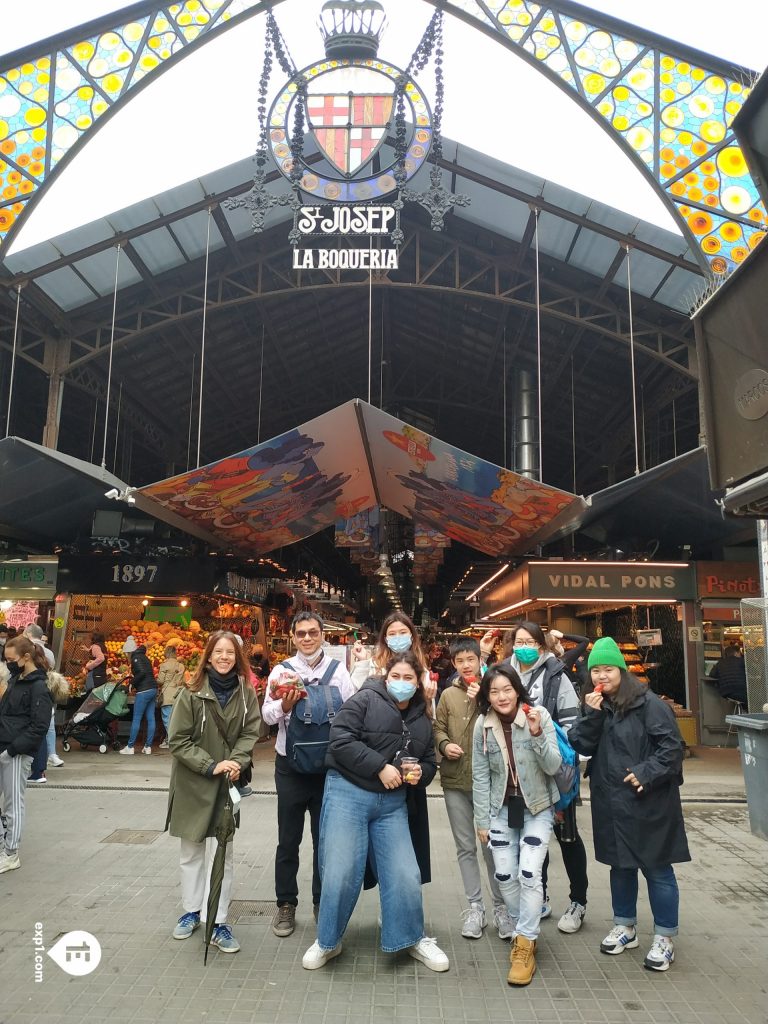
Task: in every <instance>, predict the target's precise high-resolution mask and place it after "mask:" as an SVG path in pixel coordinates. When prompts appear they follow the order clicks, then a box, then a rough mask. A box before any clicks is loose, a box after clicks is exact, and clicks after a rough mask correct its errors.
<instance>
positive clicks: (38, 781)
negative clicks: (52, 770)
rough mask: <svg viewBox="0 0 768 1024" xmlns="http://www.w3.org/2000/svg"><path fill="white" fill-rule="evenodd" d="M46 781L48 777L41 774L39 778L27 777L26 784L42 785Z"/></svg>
mask: <svg viewBox="0 0 768 1024" xmlns="http://www.w3.org/2000/svg"><path fill="white" fill-rule="evenodd" d="M47 782H48V779H46V777H45V776H44V775H41V776H40V778H39V779H27V785H28V786H44V785H45V784H46V783H47Z"/></svg>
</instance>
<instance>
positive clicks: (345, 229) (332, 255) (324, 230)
mask: <svg viewBox="0 0 768 1024" xmlns="http://www.w3.org/2000/svg"><path fill="white" fill-rule="evenodd" d="M397 221H398V217H397V210H396V209H395V208H394V207H393V206H302V208H301V211H300V213H299V216H298V217H297V220H296V227H297V228H298V230H299V232H300V233H301V235H302V236H304V237H305V238H316V237H319V238H339V237H344V238H349V237H350V236H353V237H357V238H363V237H369V238H374V237H383V236H385V235H389V234H391V232H392V231H394V229H395V228H396V227H397ZM397 267H398V260H397V249H395V248H386V249H374V248H373V246H372V245H371V246H369V247H368V248H364V247H362V246H352V247H348V248H347V247H344V248H341V247H332V248H331V247H321V248H301V247H299V246H295V247H294V250H293V269H294V270H397Z"/></svg>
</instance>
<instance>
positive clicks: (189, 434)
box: [187, 352, 197, 472]
mask: <svg viewBox="0 0 768 1024" xmlns="http://www.w3.org/2000/svg"><path fill="white" fill-rule="evenodd" d="M196 363H197V352H193V353H192V380H191V382H190V385H189V427H188V428H187V472H189V464H190V459H191V456H192V409H193V406H194V403H195V364H196Z"/></svg>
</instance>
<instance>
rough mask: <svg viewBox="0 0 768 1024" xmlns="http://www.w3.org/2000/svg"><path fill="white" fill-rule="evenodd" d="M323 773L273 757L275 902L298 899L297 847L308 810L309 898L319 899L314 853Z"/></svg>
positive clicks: (318, 825) (318, 872)
mask: <svg viewBox="0 0 768 1024" xmlns="http://www.w3.org/2000/svg"><path fill="white" fill-rule="evenodd" d="M324 786H325V774H323V775H302V774H301V773H300V772H295V771H293V769H292V768H290V767H289V766H288V758H286V757H283V756H282V755H281V754H277V755H276V757H275V788H276V789H277V850H276V851H275V896H276V898H277V902H278V903H290V904H292V905H293V906H294V907H295V906H296V905H297V904H298V902H299V886H298V881H297V875H298V873H299V847H300V846H301V840H302V838H303V836H304V817H305V815H306V812H307V811H309V824H310V828H311V831H312V902H313V903H319V902H320V871H319V868H318V864H317V854H318V847H319V838H320V808H321V806H322V803H323V788H324Z"/></svg>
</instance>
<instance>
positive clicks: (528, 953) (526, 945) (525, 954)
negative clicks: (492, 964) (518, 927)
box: [507, 935, 536, 985]
mask: <svg viewBox="0 0 768 1024" xmlns="http://www.w3.org/2000/svg"><path fill="white" fill-rule="evenodd" d="M509 963H510V967H509V974H508V975H507V984H508V985H530V983H531V981H532V980H533V976H534V974H535V973H536V940H535V939H525V938H523V936H522V935H516V936H515V938H514V941H513V943H512V950H511V951H510V954H509Z"/></svg>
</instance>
